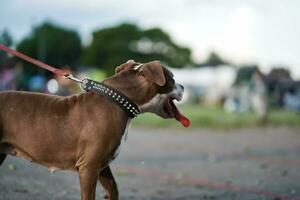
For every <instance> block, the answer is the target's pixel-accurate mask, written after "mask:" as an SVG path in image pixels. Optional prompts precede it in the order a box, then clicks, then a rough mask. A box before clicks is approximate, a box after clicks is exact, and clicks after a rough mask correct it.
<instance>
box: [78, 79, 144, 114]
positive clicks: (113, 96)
mask: <svg viewBox="0 0 300 200" xmlns="http://www.w3.org/2000/svg"><path fill="white" fill-rule="evenodd" d="M81 89H82V90H84V91H87V92H88V91H95V92H98V93H100V94H101V95H103V96H105V97H107V98H108V99H109V100H111V101H112V102H114V103H116V104H117V105H118V106H120V108H122V109H123V110H124V112H125V113H126V114H127V115H128V117H130V118H134V117H136V116H137V115H138V114H140V110H139V108H138V106H137V105H136V104H135V103H134V102H133V101H131V100H130V99H129V98H128V97H127V96H126V95H124V94H123V93H121V92H119V91H118V90H116V89H114V88H112V87H110V86H108V85H105V84H104V83H100V82H97V81H94V80H90V79H83V80H82V81H81Z"/></svg>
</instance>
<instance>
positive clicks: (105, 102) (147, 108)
mask: <svg viewBox="0 0 300 200" xmlns="http://www.w3.org/2000/svg"><path fill="white" fill-rule="evenodd" d="M103 83H104V84H106V85H108V86H110V87H112V88H114V89H116V90H118V91H120V92H122V93H123V94H125V95H126V96H127V97H129V98H130V99H131V100H132V101H133V102H135V104H137V105H138V106H139V108H140V110H141V112H142V113H143V112H153V113H155V114H157V115H159V116H161V117H163V118H173V117H174V115H175V114H176V112H178V110H177V108H176V106H175V104H174V103H173V100H174V99H177V100H180V99H181V97H182V93H183V87H182V86H180V85H179V84H177V83H175V81H174V79H173V75H172V73H171V72H170V71H169V70H168V69H167V68H165V67H163V66H162V65H161V64H160V62H159V61H152V62H148V63H145V64H140V63H136V62H134V61H133V60H129V61H127V62H126V63H124V64H122V65H120V66H118V67H117V68H116V74H115V75H114V76H112V77H110V78H108V79H106V80H104V81H103ZM129 122H130V118H129V117H128V116H127V115H126V114H125V112H124V111H123V110H122V109H121V108H120V107H119V106H118V105H117V104H115V103H114V102H112V101H110V100H109V99H107V98H106V97H104V96H102V95H100V94H99V93H96V92H86V93H81V94H77V95H72V96H68V97H61V96H54V95H46V94H38V93H31V92H2V93H0V165H1V164H2V162H3V161H4V159H5V157H6V156H7V155H12V156H17V157H23V158H25V159H27V160H29V161H32V162H36V163H39V164H41V165H44V166H46V167H48V168H49V169H50V170H51V171H54V170H56V169H62V170H74V171H77V172H78V173H79V180H80V188H81V199H82V200H94V199H95V190H96V184H97V180H99V181H100V183H101V184H102V186H103V188H104V189H105V198H107V199H118V196H119V194H118V189H117V184H116V182H115V180H114V177H113V174H112V172H111V169H110V167H109V164H110V162H111V161H112V159H113V158H115V157H116V154H117V149H118V148H119V145H120V144H121V140H122V137H123V136H124V134H126V133H125V132H126V130H127V126H128V124H129Z"/></svg>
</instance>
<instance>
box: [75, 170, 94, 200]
mask: <svg viewBox="0 0 300 200" xmlns="http://www.w3.org/2000/svg"><path fill="white" fill-rule="evenodd" d="M97 177H98V171H97V170H94V169H93V168H89V167H88V166H81V167H80V168H79V181H80V190H81V200H95V192H96V185H97Z"/></svg>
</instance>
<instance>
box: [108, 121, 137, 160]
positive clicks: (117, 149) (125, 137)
mask: <svg viewBox="0 0 300 200" xmlns="http://www.w3.org/2000/svg"><path fill="white" fill-rule="evenodd" d="M130 122H131V119H128V121H127V124H126V128H125V130H124V133H123V135H122V138H121V141H120V144H119V146H118V147H117V148H116V150H115V152H114V154H113V156H112V157H111V158H110V160H109V161H108V164H107V165H109V164H110V163H111V162H112V161H114V159H115V158H116V157H117V156H118V155H119V154H120V151H121V146H122V144H123V143H125V142H126V140H127V134H128V129H129V126H130Z"/></svg>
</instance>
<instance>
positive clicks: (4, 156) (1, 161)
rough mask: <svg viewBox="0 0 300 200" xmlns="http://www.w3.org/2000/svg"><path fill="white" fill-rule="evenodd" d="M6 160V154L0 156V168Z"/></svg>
mask: <svg viewBox="0 0 300 200" xmlns="http://www.w3.org/2000/svg"><path fill="white" fill-rule="evenodd" d="M5 158H6V154H0V166H1V164H2V163H3V161H4V160H5Z"/></svg>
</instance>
